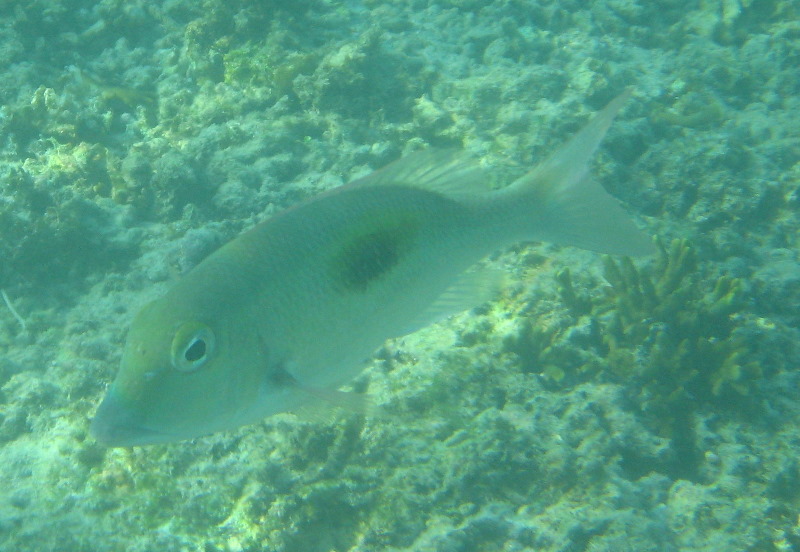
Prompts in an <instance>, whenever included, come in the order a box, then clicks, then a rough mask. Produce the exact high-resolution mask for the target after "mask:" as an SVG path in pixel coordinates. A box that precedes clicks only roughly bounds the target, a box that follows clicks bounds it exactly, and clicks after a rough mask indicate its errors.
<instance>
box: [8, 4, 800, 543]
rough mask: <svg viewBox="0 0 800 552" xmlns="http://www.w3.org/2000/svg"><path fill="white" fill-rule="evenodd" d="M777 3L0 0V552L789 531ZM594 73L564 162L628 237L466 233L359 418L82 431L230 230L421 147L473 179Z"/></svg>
mask: <svg viewBox="0 0 800 552" xmlns="http://www.w3.org/2000/svg"><path fill="white" fill-rule="evenodd" d="M799 12H800V3H798V2H796V1H795V0H680V1H678V0H659V1H652V2H650V1H646V0H603V1H597V2H581V1H578V0H559V1H553V0H495V1H489V0H487V1H484V2H481V1H475V0H427V1H426V0H398V1H392V2H379V1H376V0H364V1H361V2H357V1H350V2H333V1H329V0H299V1H294V2H280V1H269V0H263V1H247V0H198V1H190V0H164V1H161V2H151V1H145V0H125V1H123V0H102V1H99V2H95V1H90V0H69V1H67V0H29V1H26V2H13V1H2V2H0V17H2V19H1V20H0V68H1V70H2V78H1V79H0V101H1V102H2V103H1V106H0V148H2V150H1V151H0V155H2V161H0V288H2V290H3V292H4V295H5V297H6V299H7V301H8V305H9V308H6V305H4V304H3V303H5V302H6V301H5V300H4V301H3V302H0V550H2V551H12V550H13V551H30V552H38V551H62V550H63V551H72V552H81V551H87V552H88V551H101V550H102V551H130V552H135V551H141V552H151V551H159V552H173V551H174V552H178V551H190V552H191V551H203V552H212V551H213V552H216V551H220V552H222V551H240V550H247V551H256V550H265V551H301V552H329V551H347V550H352V551H376V550H393V551H400V550H404V551H437V552H440V551H441V552H444V551H472V550H476V551H477V550H480V551H501V550H502V551H507V552H511V551H523V550H529V551H548V552H550V551H553V552H555V551H559V552H580V551H587V552H588V551H592V552H599V551H615V552H623V551H636V552H645V551H689V550H692V551H694V550H697V551H700V550H708V551H715V552H718V551H757V552H772V551H791V550H794V551H800V522H799V520H798V514H800V460H799V459H798V458H799V457H800V372H798V368H800V366H799V365H800V332H799V331H798V325H800V263H798V236H799V235H800V234H799V231H800V223H799V222H798V208H800V192H799V191H798V187H799V183H800V180H799V178H800V163H799V162H798V160H799V159H800V143H799V141H798V137H799V136H800V116H798V113H800V97H799V96H800V70H798V67H800V21H798V13H799ZM628 86H632V87H634V88H635V94H634V98H633V99H632V100H631V101H630V102H629V105H628V106H627V107H626V108H625V110H624V112H623V113H622V115H621V116H620V118H619V120H618V121H617V122H616V123H615V125H614V126H613V127H612V129H611V131H610V134H609V136H608V138H607V140H606V141H605V142H604V145H603V147H602V148H601V151H600V153H599V154H598V155H597V158H596V163H595V167H594V172H595V174H596V175H597V178H598V179H599V180H600V182H601V183H602V184H603V185H604V186H605V187H606V188H607V189H608V190H609V191H610V192H611V193H613V194H614V195H616V196H617V197H619V198H620V199H621V200H622V201H624V203H626V205H627V206H628V208H629V210H630V211H631V212H632V213H634V215H635V216H636V219H637V221H638V223H639V224H640V225H641V226H642V227H643V228H645V229H646V230H647V232H649V233H650V234H653V235H654V236H658V238H657V239H658V249H659V254H658V255H655V256H653V257H652V258H646V259H642V260H635V261H633V262H632V261H630V260H628V259H620V258H605V257H602V256H600V255H597V254H592V253H588V252H583V251H578V250H575V249H571V248H566V247H564V248H559V247H555V246H551V245H536V244H533V245H529V246H526V247H522V246H520V247H517V248H515V249H514V250H513V251H507V252H504V253H498V255H497V256H496V257H495V258H494V259H493V260H492V262H493V263H496V264H498V265H502V266H504V267H505V268H506V269H507V270H508V271H509V273H510V274H512V275H513V283H512V284H511V285H510V286H509V288H508V289H507V290H506V291H505V293H504V295H503V297H502V298H500V299H499V300H498V301H496V302H494V303H491V304H490V305H488V306H485V307H482V308H481V309H478V310H477V311H475V312H472V313H468V314H464V315H460V316H457V317H454V318H453V319H451V320H448V321H446V322H444V323H441V324H439V325H437V326H435V327H432V328H429V329H426V330H423V331H421V332H419V333H417V334H415V335H412V336H409V337H407V338H404V339H399V340H396V341H392V342H390V343H389V344H387V345H386V346H385V347H384V348H383V349H382V350H381V351H379V353H378V355H377V357H376V359H375V360H374V361H373V362H372V363H371V364H370V365H369V366H368V368H367V369H366V371H365V372H364V375H363V376H362V377H361V378H359V380H358V381H356V382H355V386H356V388H358V389H360V390H367V391H368V392H370V393H372V394H373V395H374V396H375V397H376V402H377V403H378V405H379V408H378V410H379V414H378V415H376V416H372V417H367V418H366V419H363V418H360V417H358V416H347V415H345V416H341V417H338V418H336V419H335V420H333V421H330V422H323V421H318V420H317V421H307V420H303V419H298V418H296V417H294V416H293V415H288V414H287V415H281V416H276V417H274V418H271V419H268V420H266V421H264V422H263V423H261V424H257V425H254V426H250V427H246V428H243V429H241V430H240V431H236V432H230V433H227V434H219V435H214V436H211V437H208V438H203V439H197V440H195V441H191V442H184V443H178V444H174V445H169V446H167V445H160V446H151V447H144V448H133V449H111V450H107V449H105V448H103V447H101V446H99V445H98V444H97V443H95V442H94V441H93V440H92V439H91V437H89V436H88V434H87V427H88V420H89V419H90V417H91V416H92V412H93V410H94V408H95V407H96V405H97V403H98V401H99V399H100V397H101V396H102V394H103V392H104V389H105V387H106V385H107V384H108V383H109V382H110V380H111V379H112V377H113V376H114V373H115V371H116V369H117V366H118V362H119V359H120V351H121V347H122V344H123V342H124V337H125V332H126V328H127V326H128V324H129V323H130V320H131V318H132V316H133V315H134V314H135V312H136V310H137V309H138V308H139V307H140V306H141V305H142V304H143V303H144V302H146V301H147V300H148V299H150V298H153V297H155V296H157V295H159V294H160V293H162V292H163V291H164V289H165V288H166V287H167V286H169V285H170V283H171V282H173V281H174V280H175V279H176V278H177V277H179V275H180V274H181V273H182V272H184V271H186V270H188V269H189V268H191V267H192V266H193V265H195V264H196V263H197V262H198V261H199V260H200V259H202V258H203V256H204V255H206V254H207V253H208V252H209V251H211V250H213V248H215V247H216V246H218V245H219V244H221V243H223V242H224V241H225V240H227V239H229V238H231V237H232V236H235V235H236V234H237V233H238V232H239V231H240V230H242V229H244V228H246V227H248V226H250V225H252V224H253V223H255V222H256V221H259V220H263V219H264V218H265V217H267V216H269V215H270V214H272V213H274V212H276V211H277V210H279V209H282V208H284V207H286V206H288V205H291V204H293V203H295V202H297V201H299V200H301V199H303V198H306V197H309V196H311V195H313V194H315V193H317V192H319V191H321V190H325V189H328V188H331V187H333V186H337V185H339V184H341V183H343V182H345V181H348V180H350V179H352V178H354V177H356V176H360V175H363V174H365V173H366V172H368V171H369V170H371V169H374V168H377V167H379V166H381V165H383V164H385V163H387V162H388V161H391V160H393V159H395V158H397V157H399V156H400V155H402V154H403V153H407V152H410V151H413V150H416V149H419V148H422V147H425V146H439V147H453V146H458V147H462V146H463V147H464V148H466V149H467V150H468V151H470V152H472V153H473V154H474V155H475V156H477V157H480V158H481V159H482V160H484V162H485V163H486V164H487V166H490V167H492V168H493V174H495V175H497V181H498V183H499V182H503V181H504V180H507V179H508V178H511V177H513V176H515V175H518V174H520V173H521V172H523V171H524V170H525V169H526V168H527V167H531V166H532V165H534V164H535V163H536V160H537V159H541V157H542V156H543V155H546V154H547V152H549V151H551V150H552V149H553V148H554V147H555V146H556V145H557V144H558V143H559V142H561V141H563V140H564V139H565V138H567V137H568V136H569V135H570V134H571V133H572V132H574V131H575V130H576V129H577V128H579V126H580V125H581V124H582V123H583V122H585V121H586V120H587V118H588V117H589V116H590V114H591V113H592V112H594V111H596V110H597V109H598V108H600V107H601V106H602V105H603V104H604V103H605V102H607V101H608V100H609V99H611V98H612V97H614V96H615V95H616V94H618V93H619V92H620V91H622V90H623V89H624V88H625V87H628ZM12 309H15V311H14V310H12ZM331 322H332V323H334V322H335V321H331Z"/></svg>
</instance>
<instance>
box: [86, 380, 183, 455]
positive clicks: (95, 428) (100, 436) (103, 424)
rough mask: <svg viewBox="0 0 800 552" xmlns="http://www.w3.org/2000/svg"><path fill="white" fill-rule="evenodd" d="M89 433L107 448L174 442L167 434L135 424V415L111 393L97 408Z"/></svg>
mask: <svg viewBox="0 0 800 552" xmlns="http://www.w3.org/2000/svg"><path fill="white" fill-rule="evenodd" d="M89 433H90V434H91V435H92V437H94V438H95V440H97V442H98V443H100V444H102V445H105V446H107V447H133V446H137V445H152V444H156V443H167V442H171V441H175V440H176V438H175V437H174V436H172V435H169V434H167V433H163V432H161V431H156V430H153V429H150V428H148V427H145V426H143V425H141V424H139V423H137V422H136V414H135V413H134V411H133V410H132V409H131V408H129V407H127V406H126V405H125V404H124V403H123V401H121V400H120V399H119V397H118V396H117V395H116V394H115V393H114V392H113V390H112V391H111V392H109V393H108V395H106V397H105V398H104V399H103V402H101V403H100V406H99V407H97V412H96V413H95V416H94V418H93V419H92V423H91V425H90V426H89Z"/></svg>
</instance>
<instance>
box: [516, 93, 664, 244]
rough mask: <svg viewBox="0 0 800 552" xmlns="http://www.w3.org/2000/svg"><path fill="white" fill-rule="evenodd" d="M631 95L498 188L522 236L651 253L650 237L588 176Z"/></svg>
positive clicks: (622, 95) (609, 107)
mask: <svg viewBox="0 0 800 552" xmlns="http://www.w3.org/2000/svg"><path fill="white" fill-rule="evenodd" d="M630 96H631V90H630V89H628V90H626V91H625V92H623V93H622V94H620V95H619V96H617V98H615V99H614V100H612V101H611V103H609V104H608V105H607V106H606V107H605V108H603V109H602V111H600V112H599V113H598V114H597V115H595V116H594V118H593V119H592V120H591V121H589V122H588V123H587V124H586V126H584V127H583V129H581V130H580V131H579V132H578V134H576V135H575V136H574V137H573V138H572V139H571V140H569V141H568V142H567V143H566V144H564V145H563V146H562V147H561V148H560V149H559V150H558V151H556V152H555V154H553V155H552V156H551V157H550V158H549V159H548V160H547V161H545V162H544V163H542V164H541V165H539V166H538V167H536V168H535V169H534V170H532V171H531V172H529V173H528V174H526V175H524V176H523V177H521V178H519V179H518V180H517V181H515V182H514V183H513V184H511V185H510V186H509V187H508V188H506V189H505V190H504V191H503V194H502V195H504V196H505V201H506V205H507V206H508V209H511V210H513V211H514V212H515V216H512V217H510V218H512V219H514V220H516V221H518V222H519V224H521V225H522V227H523V228H522V231H523V234H524V239H528V240H537V241H539V240H541V241H549V242H553V243H559V244H565V245H574V246H577V247H581V248H583V249H590V250H593V251H599V252H602V253H612V254H622V255H645V254H648V253H650V252H652V250H653V244H652V241H651V240H650V238H649V237H648V236H646V235H645V234H644V233H642V232H641V231H640V230H639V229H638V228H637V227H636V226H635V225H634V223H633V221H632V220H631V218H630V216H629V215H628V214H627V213H626V212H625V211H624V210H623V208H622V206H621V205H620V204H619V202H617V200H616V199H614V198H613V197H611V195H609V194H608V192H606V191H605V190H604V189H603V188H602V186H600V185H599V184H598V183H597V182H596V181H594V180H593V179H592V178H591V177H590V175H589V161H590V159H591V157H592V155H593V154H594V152H595V151H596V150H597V147H598V146H599V145H600V141H601V140H602V139H603V136H605V134H606V131H608V128H609V126H611V122H612V121H613V120H614V117H615V116H616V115H617V113H618V112H619V110H620V109H621V108H622V106H623V104H624V103H625V101H626V100H627V99H628V98H630ZM519 230H520V228H519V227H517V231H519Z"/></svg>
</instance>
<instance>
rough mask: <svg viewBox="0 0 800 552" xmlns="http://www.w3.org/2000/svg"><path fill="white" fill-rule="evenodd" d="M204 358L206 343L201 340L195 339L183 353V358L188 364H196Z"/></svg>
mask: <svg viewBox="0 0 800 552" xmlns="http://www.w3.org/2000/svg"><path fill="white" fill-rule="evenodd" d="M204 356H206V342H205V341H203V340H202V339H195V340H194V341H193V342H192V344H191V345H189V346H188V347H187V348H186V352H185V353H183V358H185V359H186V360H187V361H188V362H197V361H198V360H200V359H201V358H203V357H204Z"/></svg>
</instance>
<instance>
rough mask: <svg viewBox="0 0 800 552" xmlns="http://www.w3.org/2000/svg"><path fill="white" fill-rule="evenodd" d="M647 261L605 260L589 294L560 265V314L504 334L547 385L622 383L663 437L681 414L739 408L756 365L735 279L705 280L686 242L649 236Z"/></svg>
mask: <svg viewBox="0 0 800 552" xmlns="http://www.w3.org/2000/svg"><path fill="white" fill-rule="evenodd" d="M656 243H657V246H658V258H657V260H656V261H655V262H652V263H649V264H646V265H644V266H643V267H641V268H639V267H637V266H636V265H635V264H634V263H633V261H631V259H630V258H627V257H624V258H622V259H619V260H615V259H613V258H611V257H605V258H604V260H603V270H602V274H603V277H604V279H605V281H606V282H607V283H608V285H607V286H605V287H604V288H603V289H602V293H600V294H597V295H596V296H589V295H588V294H587V293H586V292H582V291H580V290H579V289H577V288H576V287H575V286H574V285H573V282H572V275H571V273H570V271H569V269H563V270H561V271H560V272H558V273H557V275H556V277H555V279H556V288H557V290H558V293H559V295H560V297H561V300H562V302H563V305H564V307H565V308H566V309H567V311H568V312H569V318H568V319H566V320H565V319H562V320H560V321H559V322H558V323H554V324H552V323H551V324H540V323H538V322H537V323H534V322H532V321H529V322H528V323H526V324H525V325H524V326H523V327H522V328H521V330H520V331H519V332H518V333H516V334H513V335H512V336H511V337H509V338H508V339H507V343H506V347H507V348H508V349H510V350H511V351H513V352H516V353H517V354H518V355H519V356H520V357H521V358H522V359H524V361H523V366H524V367H526V368H525V369H526V370H536V371H539V372H541V373H542V374H544V375H545V376H546V377H547V378H548V379H549V380H550V381H551V382H552V383H553V384H554V385H574V384H576V383H577V382H581V381H589V380H596V379H601V380H602V379H607V380H612V381H619V382H624V383H625V384H626V386H627V387H629V389H630V393H631V394H632V395H633V396H636V397H638V398H637V401H638V404H639V408H641V410H642V411H643V413H644V414H645V415H646V416H647V417H648V419H649V420H650V421H651V423H653V424H654V425H655V426H656V428H657V430H658V431H659V433H660V434H662V435H665V436H670V435H673V434H674V433H675V430H676V427H677V425H676V424H678V425H681V427H683V425H684V424H685V423H686V420H687V416H688V414H689V413H690V412H692V411H696V410H697V409H699V408H702V407H703V405H708V404H713V405H714V406H715V407H719V406H721V407H727V408H731V407H733V408H739V407H742V406H743V405H745V404H746V399H747V396H748V395H749V394H750V392H751V390H752V389H753V388H754V386H756V385H757V382H758V380H759V378H760V376H761V375H762V373H763V367H762V365H761V363H760V362H759V357H758V355H757V351H758V346H757V345H758V344H757V342H754V339H753V337H752V332H750V331H749V330H748V327H750V325H751V324H752V323H754V321H751V320H750V319H749V318H748V317H747V316H746V315H745V314H744V313H745V311H746V308H747V295H746V293H745V290H746V284H745V281H744V280H742V279H740V278H733V277H730V276H712V275H711V274H710V272H711V271H710V270H709V268H708V267H705V266H699V265H698V262H697V258H696V254H695V252H694V250H693V249H692V247H691V246H690V245H689V242H688V241H687V240H683V239H676V240H673V241H672V242H671V244H670V245H669V247H668V248H667V247H665V246H664V245H663V244H662V243H661V242H660V241H657V242H656Z"/></svg>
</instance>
